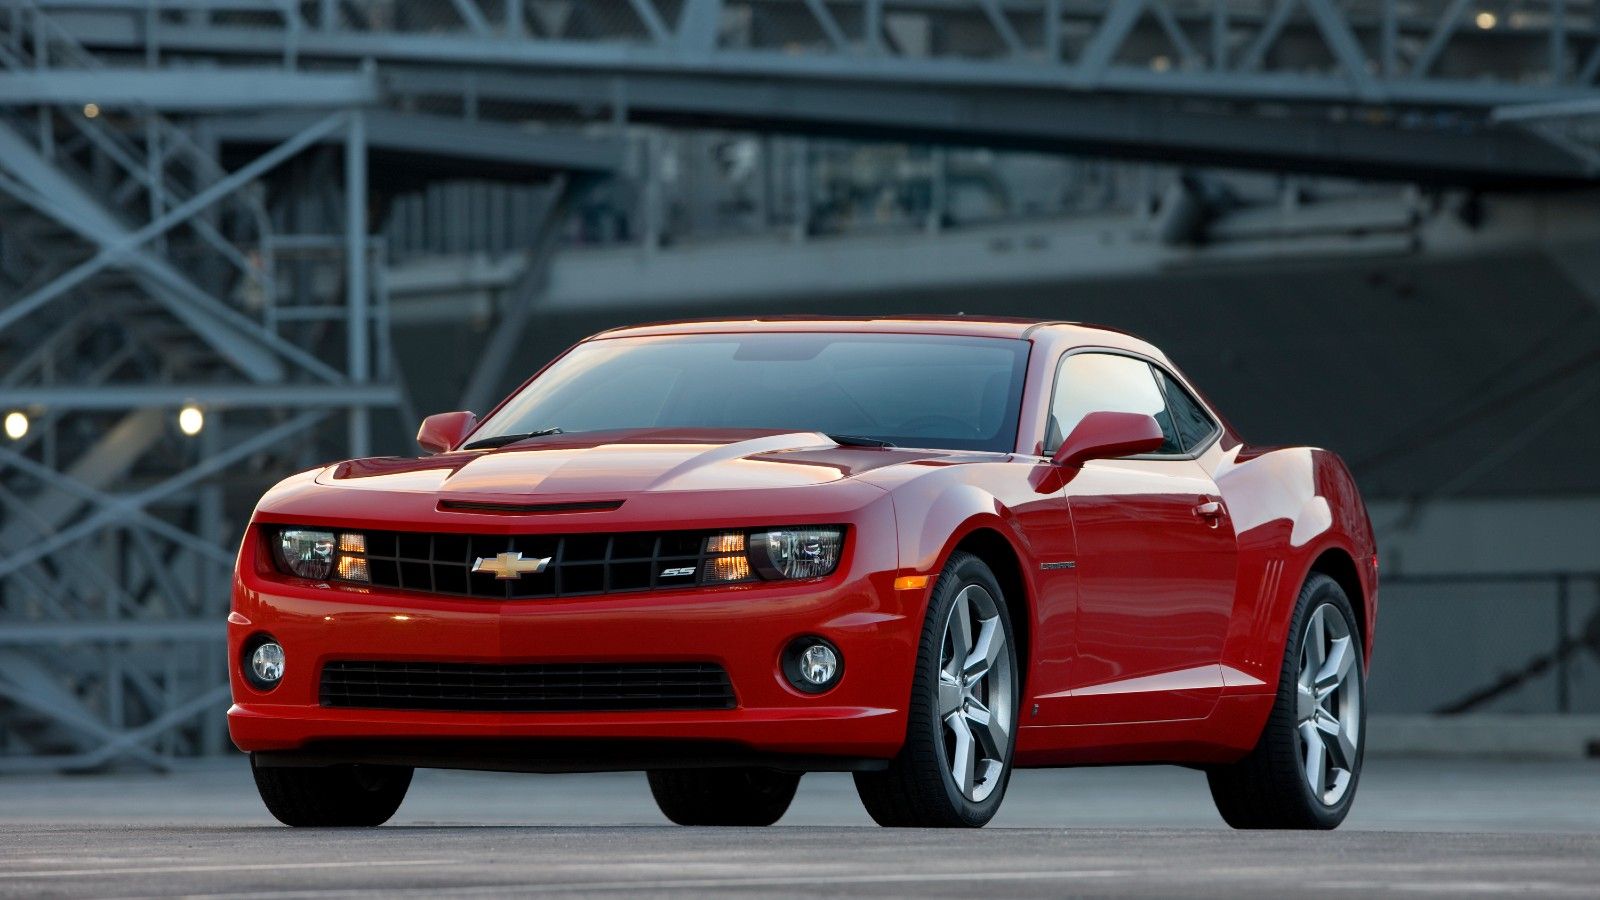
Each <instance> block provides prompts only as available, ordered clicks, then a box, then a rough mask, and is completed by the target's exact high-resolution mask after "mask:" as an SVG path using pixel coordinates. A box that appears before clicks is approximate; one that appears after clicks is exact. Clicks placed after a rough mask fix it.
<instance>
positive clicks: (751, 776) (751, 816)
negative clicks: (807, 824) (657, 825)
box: [649, 769, 800, 827]
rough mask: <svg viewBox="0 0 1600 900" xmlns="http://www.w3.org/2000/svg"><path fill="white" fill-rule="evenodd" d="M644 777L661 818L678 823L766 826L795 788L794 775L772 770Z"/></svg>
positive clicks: (778, 816)
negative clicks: (648, 782) (664, 817)
mask: <svg viewBox="0 0 1600 900" xmlns="http://www.w3.org/2000/svg"><path fill="white" fill-rule="evenodd" d="M649 778H650V795H651V796H653V797H655V798H656V806H658V807H660V808H661V814H662V815H664V816H666V817H667V818H668V819H670V820H672V821H673V822H675V823H677V824H679V825H745V826H752V827H761V826H766V825H771V824H773V823H774V822H777V821H778V820H779V819H781V818H783V814H784V813H786V812H788V811H789V804H790V803H791V802H792V801H793V800H794V792H795V789H796V788H798V787H799V786H800V773H799V772H779V771H777V770H776V769H657V770H652V771H651V772H650V773H649Z"/></svg>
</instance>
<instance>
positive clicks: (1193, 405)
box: [1156, 369, 1217, 450]
mask: <svg viewBox="0 0 1600 900" xmlns="http://www.w3.org/2000/svg"><path fill="white" fill-rule="evenodd" d="M1156 371H1157V372H1158V373H1160V378H1161V386H1162V387H1163V388H1165V389H1166V392H1167V407H1168V408H1169V409H1170V410H1171V411H1172V424H1173V425H1174V426H1175V427H1176V428H1177V429H1178V439H1179V440H1180V441H1182V442H1183V449H1184V450H1193V449H1194V448H1196V447H1198V446H1200V444H1201V443H1203V442H1204V441H1205V439H1206V438H1209V437H1211V435H1212V433H1213V432H1215V431H1216V430H1217V423H1216V422H1213V421H1212V420H1211V416H1209V415H1207V414H1206V410H1205V407H1203V406H1201V405H1200V401H1198V400H1196V399H1194V396H1193V395H1192V394H1190V393H1189V392H1188V391H1186V390H1184V388H1183V385H1181V384H1179V383H1178V380H1177V379H1176V378H1173V377H1172V376H1171V375H1168V374H1167V373H1166V372H1162V371H1161V370H1160V369H1157V370H1156Z"/></svg>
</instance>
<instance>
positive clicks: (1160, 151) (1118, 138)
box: [388, 70, 1593, 186]
mask: <svg viewBox="0 0 1600 900" xmlns="http://www.w3.org/2000/svg"><path fill="white" fill-rule="evenodd" d="M388 78H389V81H390V83H391V84H392V85H393V86H394V87H395V88H396V89H397V90H403V91H408V92H416V93H422V94H427V93H430V92H434V91H449V90H451V88H452V86H453V81H452V77H451V76H449V75H440V74H438V73H434V72H427V71H421V70H405V71H398V72H394V73H392V74H390V75H389V76H388ZM619 84H620V85H621V86H622V89H623V90H625V91H626V93H627V96H628V98H629V108H630V115H631V116H632V117H633V118H634V119H636V120H640V121H660V122H666V123H675V122H694V123H701V124H707V123H710V124H715V125H718V126H724V127H737V128H752V129H757V130H761V131H769V132H771V131H780V132H800V133H805V132H809V133H819V134H851V135H854V136H857V137H863V138H872V137H878V138H888V139H896V140H911V141H920V142H929V143H948V144H968V145H983V146H989V147H996V148H1010V149H1026V150H1037V151H1051V152H1065V153H1081V154H1089V155H1098V156H1115V157H1121V158H1131V159H1147V160H1157V161H1183V162H1188V163H1194V164H1200V165H1220V166H1230V167H1239V168H1264V169H1272V170H1283V169H1294V170H1298V171H1307V172H1320V173H1326V174H1333V175H1348V176H1355V177H1361V178H1377V179H1399V180H1408V181H1420V182H1424V183H1430V184H1435V183H1455V184H1472V185H1480V186H1495V185H1501V186H1515V185H1527V184H1555V183H1578V182H1589V181H1591V180H1592V177H1593V176H1592V175H1591V173H1590V172H1589V169H1588V166H1587V163H1586V162H1585V161H1584V160H1581V159H1578V158H1576V157H1574V156H1573V155H1571V154H1570V153H1567V152H1565V151H1563V150H1561V149H1559V148H1556V147H1553V146H1551V145H1550V144H1549V143H1548V142H1547V141H1544V140H1542V139H1540V138H1539V137H1537V136H1534V135H1530V134H1527V133H1525V132H1522V131H1521V130H1518V129H1512V128H1492V127H1479V128H1476V129H1473V128H1471V127H1470V126H1468V125H1467V124H1466V123H1462V124H1461V125H1460V126H1459V127H1458V128H1457V129H1456V130H1453V131H1449V132H1445V131H1434V130H1422V129H1407V128H1400V127H1398V126H1392V125H1382V124H1373V123H1369V122H1366V121H1361V120H1356V119H1353V118H1352V119H1336V118H1327V119H1322V118H1315V117H1312V116H1303V117H1287V116H1283V117H1267V116H1245V115H1233V114H1229V113H1226V112H1196V111H1189V110H1185V109H1184V108H1182V107H1174V106H1173V104H1171V103H1170V102H1167V101H1165V100H1157V99H1147V100H1141V99H1136V98H1132V97H1121V96H1108V95H1104V94H1088V93H1076V92H1070V93H1069V92H1042V91H991V90H982V89H968V90H953V89H949V88H945V87H940V86H936V85H877V86H868V85H864V84H833V83H811V82H809V81H806V82H793V83H790V84H788V85H786V86H785V87H784V88H783V89H782V90H777V89H774V87H773V86H772V85H771V84H769V83H765V82H760V81H752V80H750V79H724V78H707V77H699V76H687V75H668V74H663V73H655V74H653V75H648V76H639V77H637V78H635V77H632V76H627V77H622V76H614V77H610V78H594V77H589V76H584V75H581V74H576V73H573V74H566V75H561V74H555V73H551V74H546V75H541V76H531V75H515V74H500V75H494V74H484V75H482V76H480V78H479V79H478V90H479V91H480V93H481V94H482V95H483V96H485V97H496V98H506V99H511V98H516V99H518V100H521V101H523V102H566V103H603V102H605V98H606V97H608V96H610V95H611V92H613V91H615V90H616V89H617V86H618V85H619Z"/></svg>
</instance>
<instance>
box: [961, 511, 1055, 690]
mask: <svg viewBox="0 0 1600 900" xmlns="http://www.w3.org/2000/svg"><path fill="white" fill-rule="evenodd" d="M957 552H961V553H971V554H972V555H973V556H976V557H977V558H979V559H981V560H983V563H984V565H986V566H988V567H989V571H991V572H993V573H994V577H995V580H996V581H998V582H1000V590H1001V591H1004V592H1005V596H1006V600H1007V601H1008V604H1007V605H1008V606H1011V608H1012V614H1011V634H1012V640H1013V641H1014V642H1015V645H1016V648H1017V670H1018V671H1019V672H1021V673H1022V682H1023V685H1022V686H1023V690H1024V691H1026V689H1027V684H1028V680H1029V679H1028V664H1029V662H1030V660H1031V659H1032V658H1033V652H1032V651H1033V644H1032V640H1033V614H1034V609H1033V598H1032V596H1031V595H1030V591H1029V589H1028V582H1027V578H1026V576H1025V575H1024V574H1023V568H1022V556H1021V554H1019V553H1018V552H1017V548H1016V547H1015V546H1013V545H1012V543H1011V541H1010V540H1009V539H1008V538H1007V537H1006V536H1005V535H1004V534H1002V533H1000V532H999V531H997V530H996V529H994V528H992V527H989V526H987V525H979V526H977V527H975V528H972V529H971V530H969V531H967V532H966V533H965V534H964V535H962V536H961V537H960V539H959V540H958V541H957V542H956V544H955V546H953V547H951V548H950V552H949V553H946V554H945V562H948V561H949V558H950V554H951V553H957ZM939 568H940V571H943V570H944V565H943V563H941V564H940V567H939ZM1023 695H1024V696H1025V694H1023Z"/></svg>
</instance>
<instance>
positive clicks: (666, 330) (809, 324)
mask: <svg viewBox="0 0 1600 900" xmlns="http://www.w3.org/2000/svg"><path fill="white" fill-rule="evenodd" d="M755 331H768V332H802V331H838V332H855V333H872V332H881V333H899V334H944V335H967V336H972V337H999V338H1017V339H1022V338H1031V337H1035V336H1042V335H1039V332H1041V331H1047V332H1050V333H1051V336H1052V337H1056V338H1058V339H1066V341H1067V342H1069V343H1074V344H1111V345H1112V346H1119V347H1129V348H1130V349H1144V350H1146V351H1154V350H1155V348H1154V347H1151V346H1150V345H1149V344H1148V343H1146V342H1145V341H1144V340H1142V339H1140V338H1138V337H1137V336H1135V335H1132V334H1129V333H1128V332H1126V331H1122V330H1119V329H1116V328H1108V327H1106V326H1103V325H1090V324H1086V323H1083V322H1065V321H1058V320H1054V319H1032V318H1022V317H1012V316H967V315H957V316H917V315H910V316H761V317H758V318H748V319H728V318H719V319H685V320H680V321H672V322H651V323H647V324H643V325H629V326H624V327H622V328H613V329H611V330H609V331H603V332H601V333H600V334H597V335H595V337H596V338H615V337H654V336H660V335H677V334H738V333H746V332H755ZM591 340H592V339H591Z"/></svg>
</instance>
